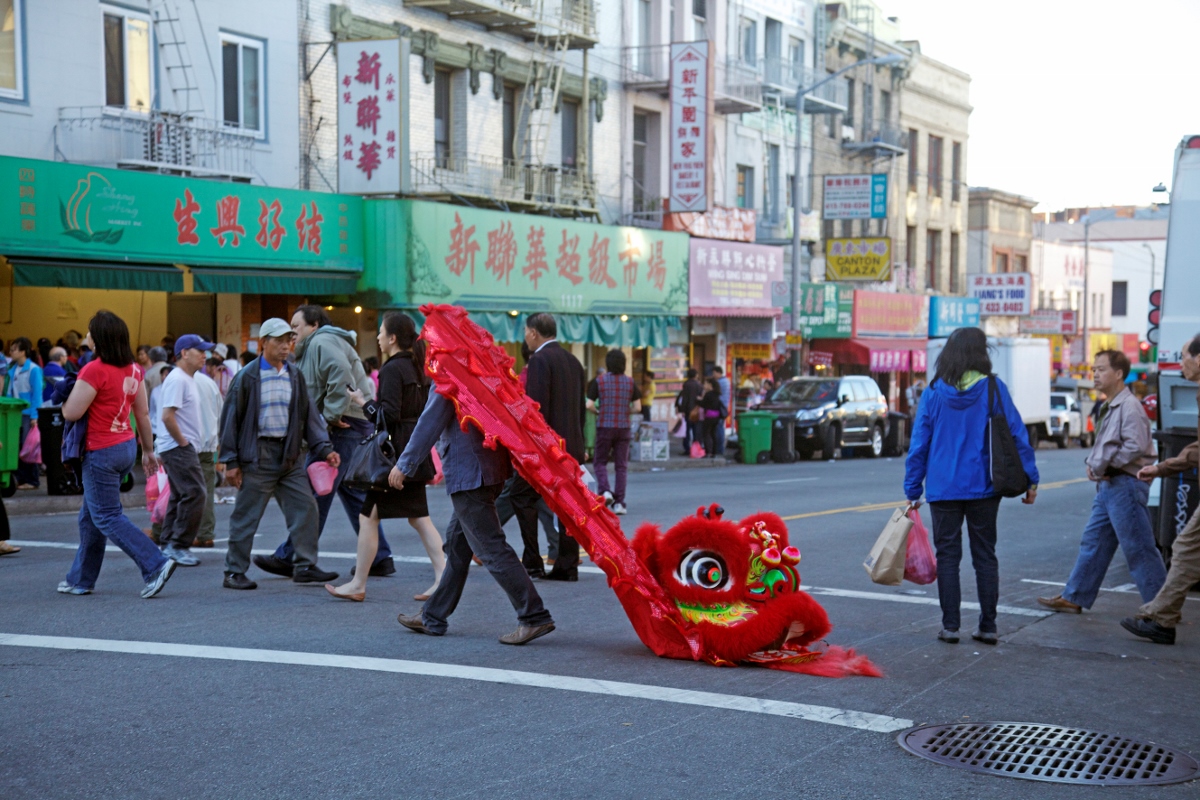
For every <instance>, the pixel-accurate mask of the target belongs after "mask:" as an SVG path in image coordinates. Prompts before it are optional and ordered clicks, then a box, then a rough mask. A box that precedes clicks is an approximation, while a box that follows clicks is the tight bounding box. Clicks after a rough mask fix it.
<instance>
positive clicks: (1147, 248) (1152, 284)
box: [1142, 242, 1155, 292]
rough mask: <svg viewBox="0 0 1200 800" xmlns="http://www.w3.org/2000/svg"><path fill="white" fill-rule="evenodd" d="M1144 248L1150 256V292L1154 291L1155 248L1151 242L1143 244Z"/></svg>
mask: <svg viewBox="0 0 1200 800" xmlns="http://www.w3.org/2000/svg"><path fill="white" fill-rule="evenodd" d="M1142 247H1144V248H1146V252H1147V253H1149V254H1150V291H1151V292H1153V291H1154V267H1155V264H1154V260H1155V259H1154V248H1153V247H1151V246H1150V243H1149V242H1142Z"/></svg>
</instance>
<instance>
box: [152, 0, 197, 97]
mask: <svg viewBox="0 0 1200 800" xmlns="http://www.w3.org/2000/svg"><path fill="white" fill-rule="evenodd" d="M150 18H151V20H153V24H154V38H155V39H156V40H157V41H158V53H159V58H160V59H162V64H163V70H164V71H165V72H166V75H167V85H168V86H169V87H170V89H171V98H172V100H173V103H174V106H175V112H176V113H177V114H179V115H180V116H181V117H184V118H186V117H191V116H204V98H203V97H202V96H201V95H200V85H199V83H198V82H197V80H196V70H195V69H194V68H193V67H192V57H191V54H190V53H189V52H188V46H187V40H186V39H185V38H184V35H183V22H182V21H181V20H180V18H179V7H178V6H174V7H172V4H171V3H170V2H169V0H156V2H154V3H152V4H151V6H150Z"/></svg>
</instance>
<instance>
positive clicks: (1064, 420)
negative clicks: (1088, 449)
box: [1050, 392, 1088, 450]
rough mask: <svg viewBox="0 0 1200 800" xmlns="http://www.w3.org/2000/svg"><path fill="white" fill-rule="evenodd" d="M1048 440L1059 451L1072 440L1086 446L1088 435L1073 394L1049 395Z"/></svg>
mask: <svg viewBox="0 0 1200 800" xmlns="http://www.w3.org/2000/svg"><path fill="white" fill-rule="evenodd" d="M1050 438H1051V439H1053V440H1054V442H1055V444H1057V445H1058V447H1059V449H1060V450H1061V449H1065V448H1067V447H1070V446H1071V440H1072V439H1078V440H1079V444H1080V446H1081V447H1082V446H1086V445H1085V442H1087V441H1088V433H1087V429H1086V425H1085V424H1084V416H1083V412H1082V411H1081V410H1080V408H1079V401H1078V400H1076V399H1075V393H1074V392H1051V393H1050Z"/></svg>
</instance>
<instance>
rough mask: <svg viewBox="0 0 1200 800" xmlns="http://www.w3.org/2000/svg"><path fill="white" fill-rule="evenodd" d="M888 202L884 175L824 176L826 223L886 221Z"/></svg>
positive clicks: (886, 183)
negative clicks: (866, 220) (867, 220)
mask: <svg viewBox="0 0 1200 800" xmlns="http://www.w3.org/2000/svg"><path fill="white" fill-rule="evenodd" d="M887 200H888V176H887V173H876V174H872V175H826V176H825V211H824V215H825V219H887Z"/></svg>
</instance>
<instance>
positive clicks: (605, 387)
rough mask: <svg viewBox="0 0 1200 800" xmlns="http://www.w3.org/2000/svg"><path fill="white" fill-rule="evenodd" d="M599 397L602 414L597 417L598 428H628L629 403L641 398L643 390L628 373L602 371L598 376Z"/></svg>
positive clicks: (596, 392)
mask: <svg viewBox="0 0 1200 800" xmlns="http://www.w3.org/2000/svg"><path fill="white" fill-rule="evenodd" d="M595 394H596V395H597V397H593V398H591V399H593V400H597V401H599V404H600V409H599V411H600V414H599V416H598V418H597V419H596V427H597V428H628V427H629V404H630V403H632V402H633V401H634V400H640V399H641V397H642V393H641V391H640V390H639V389H638V387H637V384H635V383H634V382H633V378H631V377H629V376H628V375H614V374H612V373H611V372H605V373H602V374H601V375H600V376H598V377H597V378H596V391H595Z"/></svg>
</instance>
